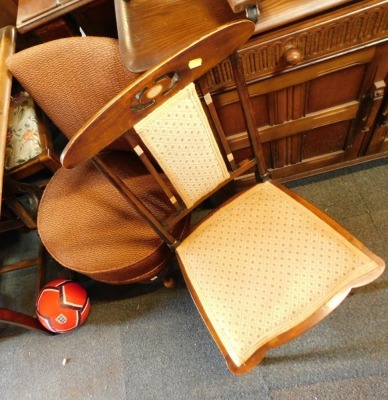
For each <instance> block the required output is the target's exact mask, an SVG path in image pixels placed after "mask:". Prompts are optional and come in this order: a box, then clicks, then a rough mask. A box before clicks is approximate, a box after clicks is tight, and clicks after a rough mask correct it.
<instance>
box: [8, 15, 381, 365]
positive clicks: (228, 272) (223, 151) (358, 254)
mask: <svg viewBox="0 0 388 400" xmlns="http://www.w3.org/2000/svg"><path fill="white" fill-rule="evenodd" d="M252 31H253V24H252V23H251V22H249V21H238V22H233V23H231V24H227V25H225V26H221V27H219V28H218V29H214V30H212V32H209V34H207V35H204V36H202V37H200V38H198V40H196V41H194V42H193V43H192V44H191V45H189V46H188V47H185V48H183V49H181V50H180V51H178V52H177V53H176V54H175V55H174V56H172V57H169V58H168V59H167V60H165V61H163V62H162V63H160V64H159V65H157V66H156V67H155V68H153V69H151V70H149V71H147V72H146V73H144V74H142V75H140V76H138V77H137V78H136V79H134V80H133V81H132V82H131V83H130V84H129V85H128V86H127V87H126V88H124V89H123V90H122V91H121V92H120V93H118V94H117V96H115V97H114V98H113V99H111V100H110V101H109V102H107V104H106V105H105V106H104V107H103V108H102V109H101V110H99V111H98V112H97V113H96V114H95V115H94V116H93V117H91V118H90V119H89V120H88V121H87V122H86V123H85V124H84V125H83V127H82V128H81V129H80V130H79V131H78V132H77V133H76V134H75V135H74V136H73V137H72V138H71V139H70V141H69V144H68V145H67V147H66V148H65V150H64V152H63V153H62V163H63V165H64V167H65V168H73V169H69V170H68V171H67V170H65V169H64V170H61V175H59V176H60V177H61V181H60V182H61V183H58V182H59V180H54V181H53V184H52V185H51V184H50V185H49V186H48V188H47V189H46V193H45V195H44V197H43V200H42V204H41V208H40V216H39V228H40V230H41V234H42V238H43V239H45V238H47V236H48V234H47V231H51V232H52V234H51V236H55V235H60V236H61V237H62V238H63V240H66V236H65V235H63V234H62V233H61V232H59V233H58V231H60V230H64V228H63V225H65V219H66V218H67V215H68V213H66V212H64V211H66V210H62V213H63V212H64V214H65V216H64V217H61V216H60V215H59V213H58V212H56V208H55V207H54V205H52V203H55V202H56V201H57V200H58V198H60V197H61V196H62V197H63V198H64V199H66V200H64V201H65V203H67V204H69V203H70V204H72V203H73V198H74V196H77V193H78V191H80V189H79V186H78V185H80V184H81V182H83V181H88V182H89V181H90V182H92V183H91V184H90V187H89V188H88V190H92V188H93V183H94V182H95V180H96V179H97V178H96V176H95V174H94V173H91V170H92V169H93V165H94V166H96V167H97V168H98V169H99V170H100V171H101V173H102V175H104V176H105V177H106V178H107V181H109V182H110V183H112V186H114V187H115V188H116V189H117V193H120V196H121V197H120V198H122V199H123V202H128V204H131V205H132V207H133V208H134V209H135V210H137V211H138V213H139V214H141V215H142V216H143V217H144V219H145V220H146V221H148V224H149V226H150V227H152V229H153V230H154V231H155V232H157V233H158V235H159V236H160V237H161V238H162V240H163V241H164V242H165V243H166V244H167V245H168V246H169V248H171V249H173V250H175V253H176V255H177V257H178V260H179V264H180V266H181V269H182V272H183V275H184V278H185V280H186V283H187V286H188V288H189V291H190V293H191V295H192V297H193V299H194V301H195V303H196V305H197V308H198V310H199V312H200V314H201V316H202V318H203V320H204V322H205V323H206V325H207V327H208V328H209V330H210V332H211V334H212V336H213V338H214V339H215V341H216V343H217V345H218V346H219V348H220V350H221V352H222V354H223V355H224V357H225V359H226V361H227V364H228V366H229V368H230V370H231V371H233V372H234V373H243V372H246V371H248V370H250V369H251V368H253V367H254V366H255V365H257V364H258V363H259V362H260V361H261V359H262V358H263V357H264V355H265V353H266V352H267V350H268V349H270V348H272V347H276V346H279V345H281V344H283V343H285V342H287V341H289V340H291V339H293V338H295V337H297V336H299V335H301V334H302V333H303V332H305V331H306V330H308V329H309V328H311V327H312V326H314V325H315V324H316V323H318V322H319V321H320V320H322V319H323V318H324V317H325V316H326V315H328V314H329V313H330V312H331V311H332V310H333V309H334V308H335V307H337V306H338V305H339V303H341V301H342V300H344V298H345V297H346V296H347V294H348V293H349V291H350V290H351V288H353V287H357V286H361V285H364V284H367V283H369V282H371V281H372V280H374V279H376V278H377V277H378V276H379V275H380V274H381V273H382V271H383V269H384V262H383V261H382V260H381V259H380V258H379V257H377V256H376V255H374V254H373V253H371V252H370V251H369V250H368V249H366V248H365V247H364V246H363V245H362V244H361V243H360V242H359V241H358V240H357V239H355V238H354V237H353V236H352V235H351V234H350V233H349V232H347V231H345V230H344V229H343V228H342V227H340V226H339V225H338V224H337V223H336V222H334V221H333V220H331V219H330V218H328V217H327V216H326V215H324V214H323V212H321V211H320V210H318V209H317V208H315V207H314V206H312V205H311V204H309V203H307V202H306V201H305V200H303V199H301V198H300V197H299V196H297V195H296V194H294V193H292V192H290V191H288V190H287V189H286V188H284V187H282V186H279V185H275V184H273V183H271V182H270V181H269V179H268V178H269V176H268V173H267V171H266V168H265V163H264V162H263V158H262V157H261V153H262V150H261V144H260V141H259V138H258V136H257V132H256V130H255V129H254V128H252V127H253V126H254V125H253V123H252V121H253V115H252V108H251V105H250V102H249V95H248V93H247V88H246V86H245V83H244V77H243V74H242V71H241V65H240V64H239V60H238V56H237V54H236V53H234V50H235V49H236V48H238V47H239V45H241V43H243V42H244V41H245V40H247V38H248V37H249V35H250V34H251V33H252ZM228 54H232V55H231V56H230V64H231V66H232V68H233V71H234V74H235V81H236V84H237V89H238V92H239V95H240V96H241V97H242V98H243V100H244V101H243V102H242V103H243V104H244V106H243V112H244V116H245V119H246V123H247V133H248V135H249V138H250V143H251V147H252V155H251V157H250V158H249V159H247V160H237V159H235V157H234V156H233V154H232V152H231V150H230V148H229V146H228V142H227V140H226V138H225V135H224V134H223V129H222V125H221V124H220V121H219V119H218V117H217V114H216V111H215V108H214V106H213V103H212V97H211V95H210V94H209V93H202V95H203V96H202V95H201V96H200V97H199V96H198V93H197V92H198V89H196V88H195V86H194V84H193V83H192V82H193V81H195V80H196V79H197V78H198V77H200V76H201V75H202V74H203V73H204V72H205V71H207V70H208V69H209V68H211V67H212V66H214V65H215V64H217V63H218V62H219V61H220V60H222V59H224V58H226V57H227V55H228ZM19 59H20V58H18V57H15V58H13V59H12V60H11V62H10V67H11V69H12V70H13V71H14V73H15V74H17V75H18V73H17V65H18V60H19ZM209 117H211V118H209ZM133 127H134V129H135V131H136V133H135V132H134V131H133V130H131V129H132V128H133ZM119 137H121V138H123V139H125V140H126V141H127V143H129V144H130V145H131V146H132V147H133V149H134V152H135V153H136V154H137V155H138V156H139V158H140V159H141V160H142V161H143V162H144V165H145V167H146V168H147V169H148V170H149V173H150V174H151V175H152V176H154V179H155V181H158V183H159V184H160V189H161V191H160V192H158V194H157V196H158V197H159V198H160V200H161V201H162V203H163V204H164V202H166V201H168V200H169V201H170V202H171V203H172V204H174V207H173V208H172V209H173V212H171V213H169V214H168V213H167V214H168V215H167V217H166V215H162V216H161V215H160V214H158V213H157V212H155V210H154V209H152V207H151V206H150V204H148V203H149V202H148V197H149V196H150V194H149V192H148V194H147V196H146V197H144V196H140V195H139V194H138V193H136V190H134V187H133V186H132V187H130V186H129V185H128V184H127V182H126V179H125V178H126V175H125V173H124V172H123V171H124V169H121V168H125V162H126V161H129V164H128V166H127V168H128V169H132V165H131V163H132V155H130V154H125V155H124V157H123V158H122V160H121V161H120V163H121V162H122V164H120V169H119V168H117V164H115V163H114V162H112V161H114V160H115V159H114V158H113V160H112V157H111V156H110V155H109V153H100V151H101V150H102V149H104V148H106V146H107V145H109V144H110V143H112V142H114V141H115V140H117V138H119ZM135 139H136V141H135ZM150 155H151V156H152V162H151V160H150ZM87 160H92V161H91V162H92V163H93V165H92V164H91V163H90V162H89V161H87ZM154 162H156V163H157V164H158V166H159V167H160V169H161V170H162V171H163V174H162V177H163V179H162V178H160V176H159V171H160V169H159V168H155V167H154V166H153V165H154V164H153V163H154ZM80 169H81V171H82V173H81V176H80V177H79V178H78V179H77V180H76V184H75V183H72V184H70V185H67V184H65V181H66V180H71V179H72V174H77V172H76V171H78V170H80ZM248 172H254V173H255V175H256V177H257V180H258V182H261V181H264V183H257V184H256V185H255V186H253V187H252V188H250V189H248V190H247V191H245V192H242V193H238V194H237V195H235V196H234V197H232V198H231V199H229V200H228V201H227V202H226V203H225V204H224V205H222V206H221V207H219V208H217V209H216V210H215V211H214V212H212V213H211V214H210V216H208V217H207V218H206V219H204V220H203V221H201V222H200V223H199V224H198V225H197V227H196V228H195V229H193V230H192V231H191V232H190V233H189V234H187V235H184V236H183V237H179V236H177V235H176V234H175V233H174V232H173V227H174V226H176V224H177V223H178V222H179V221H181V220H183V219H184V218H185V216H186V215H188V214H189V213H190V212H191V211H192V210H193V209H194V208H195V207H196V206H197V205H199V204H200V203H201V202H202V201H203V200H204V199H205V198H207V197H208V196H210V195H212V194H214V193H216V192H217V191H218V190H220V189H221V188H223V187H224V186H225V185H226V184H228V183H231V182H233V181H234V179H235V178H237V177H240V176H242V175H244V174H247V173H248ZM65 174H66V175H65ZM123 174H124V175H123ZM123 176H124V179H123ZM165 176H167V178H168V181H169V182H170V183H171V185H172V186H173V187H174V188H175V190H174V191H173V192H172V191H171V190H170V189H169V186H168V185H167V184H166V183H165V181H164V177H165ZM58 179H59V178H58ZM56 185H59V188H58V189H57V188H56V187H55V186H56ZM90 193H92V194H91V196H93V197H94V196H96V195H95V194H93V192H90ZM117 196H118V195H117ZM112 197H113V195H112ZM104 200H105V201H106V203H105V204H106V205H105V207H106V209H108V208H109V201H110V202H111V203H113V204H115V203H114V201H116V200H113V198H112V199H110V198H104ZM117 201H118V200H117ZM164 217H166V218H164ZM58 220H59V221H60V222H58ZM71 221H73V219H71ZM125 222H126V223H127V222H128V221H125ZM93 238H94V236H92V238H90V237H87V236H86V235H84V234H82V242H83V243H85V246H86V247H87V245H88V244H89V243H91V240H93ZM48 248H49V250H50V246H48Z"/></svg>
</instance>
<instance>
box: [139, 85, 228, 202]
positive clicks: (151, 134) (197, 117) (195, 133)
mask: <svg viewBox="0 0 388 400" xmlns="http://www.w3.org/2000/svg"><path fill="white" fill-rule="evenodd" d="M135 129H136V131H137V133H138V134H139V135H140V137H141V139H142V140H143V142H144V143H145V144H146V146H147V147H148V149H149V150H150V151H151V152H152V154H153V156H154V157H155V159H156V160H157V161H158V163H159V165H160V166H161V167H162V168H163V170H164V172H165V173H166V175H167V176H168V178H169V179H170V181H171V182H172V183H173V185H174V187H175V188H176V190H177V191H178V193H179V194H180V196H181V198H182V200H183V201H184V203H185V204H186V206H187V207H190V206H192V205H193V204H194V203H195V202H196V201H197V200H199V199H200V198H201V197H202V196H204V195H206V194H208V192H210V191H211V190H212V189H214V188H215V187H216V186H217V185H218V184H219V183H221V182H222V181H224V180H225V179H227V178H228V177H229V173H228V171H227V169H226V166H225V163H224V161H223V159H222V155H221V153H220V151H219V149H218V146H217V143H216V141H215V139H214V136H213V132H212V130H211V128H210V126H209V122H208V120H207V117H206V115H205V113H204V111H203V108H202V105H201V103H200V101H199V99H198V96H197V93H196V91H195V87H194V84H190V85H188V86H187V87H186V88H185V89H183V90H181V91H180V92H179V93H177V94H176V95H174V96H172V97H171V98H170V99H169V100H168V101H166V102H165V103H164V104H163V105H162V106H160V107H159V108H158V109H156V110H155V111H154V112H153V113H151V114H150V115H149V116H147V117H145V118H144V119H143V120H142V121H141V122H139V123H138V124H137V125H136V126H135Z"/></svg>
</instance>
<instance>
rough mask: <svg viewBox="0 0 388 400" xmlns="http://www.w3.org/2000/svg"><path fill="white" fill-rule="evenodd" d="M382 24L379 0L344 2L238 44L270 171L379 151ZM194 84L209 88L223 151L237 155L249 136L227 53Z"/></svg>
mask: <svg viewBox="0 0 388 400" xmlns="http://www.w3.org/2000/svg"><path fill="white" fill-rule="evenodd" d="M261 3H262V4H263V6H264V4H265V3H267V4H268V2H266V0H264V1H262V2H261ZM278 3H283V4H285V3H292V2H290V1H289V2H286V1H283V2H281V1H280V2H278ZM307 3H308V2H307ZM305 4H306V2H305ZM278 12H279V13H280V14H279V19H281V13H282V12H283V13H284V14H285V13H286V12H287V10H286V8H285V7H283V9H282V7H281V6H279V10H278ZM258 27H260V22H259V24H258ZM387 33H388V2H387V1H386V0H380V1H379V0H365V1H352V2H347V4H345V5H343V6H341V7H337V8H334V9H331V10H326V11H325V12H322V13H319V14H318V15H315V16H313V17H309V18H308V19H305V20H303V21H302V22H298V21H294V22H292V23H289V24H287V25H286V26H280V27H277V28H276V29H273V30H272V31H268V32H264V33H262V32H257V34H256V35H255V36H254V37H252V38H251V40H250V41H249V43H247V44H246V45H245V46H244V47H243V48H242V49H241V50H240V51H239V56H240V59H241V60H242V64H243V69H244V73H245V78H246V81H247V83H248V89H249V93H250V95H251V99H252V103H253V108H254V112H255V122H256V127H257V132H258V135H260V138H261V141H262V142H263V145H264V150H265V162H266V165H267V167H268V169H269V171H270V174H271V176H272V178H273V179H274V180H277V181H286V180H292V179H296V178H300V177H304V176H309V175H313V174H317V173H320V172H325V171H329V170H333V169H337V168H341V167H345V166H348V165H352V164H356V163H359V162H363V161H367V160H371V159H375V158H379V157H385V156H387V155H388V116H387V112H388V94H387V84H388V38H387ZM200 85H201V86H202V88H203V89H204V90H205V91H210V92H211V93H212V94H213V100H214V103H215V105H216V107H217V109H218V110H219V111H220V114H221V116H222V118H221V122H222V125H223V127H224V129H225V131H226V134H227V136H228V140H229V142H230V145H231V148H232V150H236V151H237V154H239V157H240V158H241V159H244V158H246V156H247V154H246V152H247V148H248V142H247V141H248V138H247V134H246V132H245V128H244V126H245V125H244V121H243V114H242V111H241V105H240V104H239V103H238V95H237V90H236V87H235V83H234V80H233V77H232V72H231V66H230V61H229V60H225V61H224V62H222V63H221V64H219V65H218V66H217V67H215V68H214V69H213V70H211V71H210V72H209V73H207V74H206V75H205V76H204V77H203V78H202V79H201V80H200Z"/></svg>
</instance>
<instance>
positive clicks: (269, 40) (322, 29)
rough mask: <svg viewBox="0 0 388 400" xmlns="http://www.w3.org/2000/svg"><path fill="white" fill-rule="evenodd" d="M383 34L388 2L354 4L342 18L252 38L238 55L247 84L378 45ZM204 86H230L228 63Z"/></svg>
mask: <svg viewBox="0 0 388 400" xmlns="http://www.w3.org/2000/svg"><path fill="white" fill-rule="evenodd" d="M344 13H345V14H344ZM290 32H291V33H290ZM387 33H388V3H387V2H386V1H375V0H374V1H369V2H366V4H365V6H364V7H362V9H360V6H359V5H355V6H351V7H347V8H346V9H345V10H342V15H337V14H336V13H333V17H332V18H330V20H328V17H327V16H326V17H325V18H322V17H319V18H316V19H315V20H312V21H309V22H308V23H302V24H298V25H295V26H294V27H292V28H288V29H283V30H279V31H277V32H276V33H274V34H267V35H263V36H258V37H257V38H253V39H252V40H251V41H250V42H249V43H248V45H247V46H245V47H244V48H242V49H241V50H240V51H239V56H240V58H241V60H242V63H243V67H244V73H245V77H246V80H247V81H248V82H249V81H254V80H256V79H260V78H264V77H268V76H271V75H273V74H274V73H281V72H284V71H287V70H289V69H292V68H295V67H294V66H295V65H296V64H298V66H299V65H300V66H302V65H306V64H310V63H312V62H314V61H318V60H322V59H324V58H326V57H330V56H332V55H335V54H340V53H342V52H345V51H346V52H347V51H351V50H352V49H356V48H357V47H358V46H360V45H363V46H365V45H368V44H372V43H378V42H379V41H381V40H383V39H384V38H386V37H387ZM290 49H294V54H293V55H292V56H294V57H293V58H292V57H291V58H289V57H288V51H290ZM292 64H293V65H292ZM204 83H205V86H207V88H208V89H209V91H217V90H219V89H221V88H222V89H224V88H226V87H230V86H233V85H234V80H233V74H232V71H231V66H230V61H229V60H225V61H224V62H222V63H221V64H219V65H218V66H216V67H215V68H213V69H212V70H211V71H210V72H209V73H207V74H206V75H205V77H204Z"/></svg>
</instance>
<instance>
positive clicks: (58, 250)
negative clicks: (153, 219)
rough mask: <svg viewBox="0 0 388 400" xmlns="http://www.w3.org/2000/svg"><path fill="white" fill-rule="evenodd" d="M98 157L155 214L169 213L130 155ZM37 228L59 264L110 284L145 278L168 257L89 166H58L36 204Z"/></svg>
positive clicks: (155, 187) (153, 184) (162, 197)
mask: <svg viewBox="0 0 388 400" xmlns="http://www.w3.org/2000/svg"><path fill="white" fill-rule="evenodd" d="M104 158H106V161H107V162H109V163H110V165H111V166H112V167H113V168H114V170H115V172H116V173H118V174H119V176H120V177H121V178H122V179H123V180H124V181H125V183H126V184H127V185H128V186H129V187H131V188H133V190H135V192H136V194H137V195H138V196H139V197H140V198H141V199H142V200H143V201H144V202H145V204H147V206H148V207H149V208H150V209H151V210H152V211H154V212H155V213H156V215H157V216H159V217H161V218H163V217H165V216H166V215H167V214H168V213H170V212H171V211H173V207H172V206H171V204H170V203H169V201H168V200H167V199H166V196H165V195H164V193H162V192H161V190H160V188H159V186H158V184H157V183H156V182H155V181H154V179H153V178H152V177H151V176H150V175H149V174H148V172H146V171H145V169H144V167H143V166H142V165H141V163H140V161H139V160H138V158H137V157H136V156H135V155H133V154H132V153H125V152H114V153H110V154H105V155H104ZM128 166H129V168H128ZM122 171H126V172H125V173H124V172H122ZM181 227H182V225H181V226H180V227H177V228H176V233H178V231H179V230H181ZM38 229H39V232H40V235H41V238H42V242H43V244H44V245H45V246H46V248H47V250H48V251H49V252H50V254H51V255H52V256H53V257H54V258H55V259H56V260H57V261H58V262H59V263H60V264H62V265H64V266H66V267H68V268H70V269H72V270H74V271H78V272H80V273H83V274H85V275H88V276H90V277H92V278H94V279H97V280H101V281H106V282H110V283H124V282H129V281H131V280H137V278H139V277H142V276H143V275H146V277H148V278H151V277H152V274H153V273H154V272H155V270H156V271H157V270H158V268H159V266H162V264H163V263H164V262H165V261H166V260H167V259H168V258H169V257H170V255H171V251H170V250H169V249H168V247H167V246H166V245H165V244H164V242H162V240H161V239H160V238H159V236H158V235H157V234H156V233H155V232H154V231H153V230H152V229H151V228H150V227H149V226H148V225H147V223H146V222H145V221H144V220H143V218H141V217H140V216H139V214H137V213H136V212H135V211H134V210H133V208H132V207H131V206H130V204H129V203H127V202H126V200H124V198H123V197H122V196H121V195H120V194H119V193H118V191H117V190H116V189H115V188H114V187H113V186H112V185H111V184H110V183H109V182H108V180H107V179H106V178H105V177H104V176H103V175H102V174H101V173H100V172H99V171H98V170H97V169H96V168H95V167H94V166H93V164H92V163H91V162H86V163H83V164H80V165H79V166H77V167H76V168H74V169H72V170H66V169H64V168H62V169H60V170H59V171H58V172H57V173H56V174H55V175H54V177H53V178H52V179H51V181H50V182H49V184H48V186H47V188H46V190H45V192H44V195H43V198H42V200H41V204H40V208H39V214H38Z"/></svg>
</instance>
